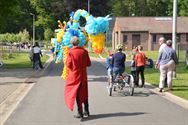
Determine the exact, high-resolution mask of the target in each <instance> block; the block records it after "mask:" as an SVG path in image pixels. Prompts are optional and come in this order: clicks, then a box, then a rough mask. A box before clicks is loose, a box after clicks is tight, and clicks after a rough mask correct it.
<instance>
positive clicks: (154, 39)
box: [153, 35, 157, 43]
mask: <svg viewBox="0 0 188 125" xmlns="http://www.w3.org/2000/svg"><path fill="white" fill-rule="evenodd" d="M156 42H157V37H156V35H153V43H156Z"/></svg>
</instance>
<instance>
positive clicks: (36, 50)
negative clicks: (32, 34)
mask: <svg viewBox="0 0 188 125" xmlns="http://www.w3.org/2000/svg"><path fill="white" fill-rule="evenodd" d="M31 51H32V52H33V69H38V68H41V69H43V65H42V62H41V57H42V56H43V55H42V52H41V49H40V47H39V44H38V42H35V45H34V46H33V48H32V50H31Z"/></svg>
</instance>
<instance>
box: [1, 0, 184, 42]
mask: <svg viewBox="0 0 188 125" xmlns="http://www.w3.org/2000/svg"><path fill="white" fill-rule="evenodd" d="M80 8H81V9H85V10H88V0H0V33H1V34H2V33H7V32H8V33H14V34H17V33H19V32H20V31H23V30H24V29H27V30H28V32H29V34H30V35H32V32H33V31H32V30H33V29H32V24H33V20H32V16H31V15H30V13H33V14H35V29H36V30H35V32H36V39H40V40H43V39H46V38H47V37H46V36H45V33H44V32H47V31H48V30H47V29H51V30H52V31H54V30H55V29H56V28H57V20H61V21H64V20H65V21H67V20H68V19H69V13H70V12H71V11H76V10H77V9H80ZM90 13H91V14H92V15H93V16H106V15H108V14H112V15H113V16H172V14H173V0H90ZM178 16H188V0H178ZM84 21H85V20H83V21H81V22H83V23H85V22H84Z"/></svg>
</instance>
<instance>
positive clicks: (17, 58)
mask: <svg viewBox="0 0 188 125" xmlns="http://www.w3.org/2000/svg"><path fill="white" fill-rule="evenodd" d="M48 58H49V56H47V55H44V56H43V57H42V58H41V59H42V63H44V62H46V61H47V59H48ZM3 63H4V65H3V68H8V69H10V68H31V67H32V62H31V61H30V59H29V57H28V53H13V54H12V55H11V56H10V57H9V58H5V59H3Z"/></svg>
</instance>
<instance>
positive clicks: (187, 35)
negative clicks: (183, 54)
mask: <svg viewBox="0 0 188 125" xmlns="http://www.w3.org/2000/svg"><path fill="white" fill-rule="evenodd" d="M186 41H187V42H188V33H186Z"/></svg>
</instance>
